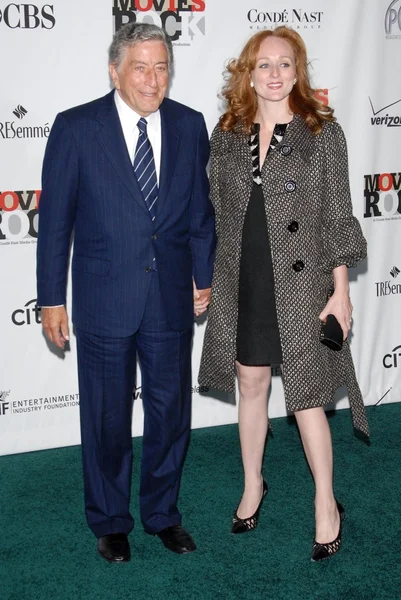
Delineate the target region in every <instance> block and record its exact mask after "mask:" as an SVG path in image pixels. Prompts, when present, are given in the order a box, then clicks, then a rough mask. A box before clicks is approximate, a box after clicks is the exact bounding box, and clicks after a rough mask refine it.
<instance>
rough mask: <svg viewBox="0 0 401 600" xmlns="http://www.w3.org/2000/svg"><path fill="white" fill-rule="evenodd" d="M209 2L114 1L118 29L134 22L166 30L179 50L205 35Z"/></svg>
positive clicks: (194, 0) (114, 16)
mask: <svg viewBox="0 0 401 600" xmlns="http://www.w3.org/2000/svg"><path fill="white" fill-rule="evenodd" d="M206 1H207V0H113V18H114V28H115V31H118V30H119V29H120V28H121V27H122V26H123V25H125V24H126V23H130V22H134V23H135V22H138V23H141V22H145V23H152V24H153V25H158V26H159V27H162V28H163V29H164V30H165V31H166V33H167V34H168V35H169V36H170V38H171V41H172V42H173V43H175V45H178V46H189V45H190V44H191V43H192V42H193V40H194V38H195V37H197V36H199V35H205V16H204V12H205V9H206Z"/></svg>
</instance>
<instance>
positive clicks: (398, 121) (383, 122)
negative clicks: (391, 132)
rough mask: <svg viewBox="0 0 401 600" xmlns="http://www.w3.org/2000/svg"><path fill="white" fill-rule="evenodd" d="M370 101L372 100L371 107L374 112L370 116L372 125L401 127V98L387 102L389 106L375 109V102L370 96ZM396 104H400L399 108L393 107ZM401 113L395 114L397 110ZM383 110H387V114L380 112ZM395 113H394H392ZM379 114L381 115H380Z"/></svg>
mask: <svg viewBox="0 0 401 600" xmlns="http://www.w3.org/2000/svg"><path fill="white" fill-rule="evenodd" d="M369 102H370V107H371V109H372V114H373V116H372V117H370V123H371V125H375V126H376V125H380V126H383V127H401V105H400V102H401V98H400V99H399V100H396V101H395V102H391V104H387V106H383V108H379V109H377V110H375V108H374V106H373V102H372V100H371V98H370V97H369ZM396 104H398V105H399V106H398V107H397V108H392V107H393V106H395V105H396ZM389 108H391V110H390V111H389V112H387V110H388V109H389ZM397 109H398V112H399V113H400V114H398V115H397V114H394V112H395V111H397ZM383 111H386V114H385V115H383V114H380V113H383ZM390 113H393V114H390ZM378 115H379V116H378Z"/></svg>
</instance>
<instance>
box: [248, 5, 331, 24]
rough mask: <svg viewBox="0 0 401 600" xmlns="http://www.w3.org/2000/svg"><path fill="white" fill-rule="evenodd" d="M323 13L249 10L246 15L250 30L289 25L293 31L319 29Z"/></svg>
mask: <svg viewBox="0 0 401 600" xmlns="http://www.w3.org/2000/svg"><path fill="white" fill-rule="evenodd" d="M323 15H324V13H323V12H322V11H306V10H304V9H303V8H292V9H291V10H287V9H285V10H283V11H274V12H273V11H271V12H266V11H261V10H258V9H257V8H251V10H249V11H248V13H247V19H248V22H249V24H250V25H249V28H250V29H275V28H276V27H277V26H278V25H289V26H290V27H292V28H293V29H320V27H321V25H322V21H323Z"/></svg>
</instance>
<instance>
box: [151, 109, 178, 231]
mask: <svg viewBox="0 0 401 600" xmlns="http://www.w3.org/2000/svg"><path fill="white" fill-rule="evenodd" d="M160 117H161V130H162V131H161V135H162V151H161V161H160V178H159V198H158V200H157V208H156V215H157V216H156V220H158V218H159V217H160V214H161V213H162V211H163V210H164V208H165V206H166V201H167V197H168V193H169V191H170V186H171V179H172V177H173V173H174V168H175V165H176V162H177V156H178V147H179V143H180V139H179V131H178V129H177V120H176V119H175V118H174V117H175V115H174V113H172V111H171V110H170V109H169V106H168V101H167V102H166V101H164V102H163V103H162V104H161V106H160Z"/></svg>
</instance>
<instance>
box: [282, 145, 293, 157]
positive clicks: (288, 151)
mask: <svg viewBox="0 0 401 600" xmlns="http://www.w3.org/2000/svg"><path fill="white" fill-rule="evenodd" d="M280 152H281V154H282V155H283V156H289V155H290V154H291V152H292V148H291V146H281V148H280Z"/></svg>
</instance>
